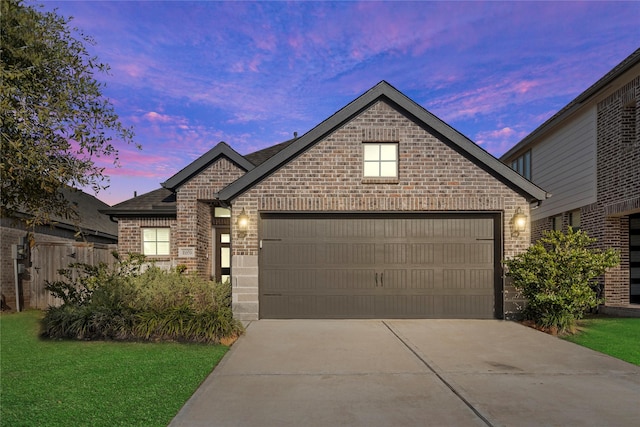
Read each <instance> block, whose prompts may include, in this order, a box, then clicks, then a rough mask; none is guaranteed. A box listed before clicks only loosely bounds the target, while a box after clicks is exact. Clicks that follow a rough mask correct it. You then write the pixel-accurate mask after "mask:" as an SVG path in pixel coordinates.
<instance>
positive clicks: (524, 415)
mask: <svg viewBox="0 0 640 427" xmlns="http://www.w3.org/2000/svg"><path fill="white" fill-rule="evenodd" d="M639 422H640V367H637V366H634V365H631V364H628V363H625V362H622V361H619V360H617V359H614V358H611V357H608V356H605V355H602V354H600V353H597V352H594V351H591V350H588V349H585V348H583V347H580V346H577V345H574V344H571V343H568V342H566V341H563V340H560V339H558V338H555V337H552V336H549V335H546V334H544V333H541V332H538V331H535V330H533V329H530V328H527V327H524V326H522V325H519V324H517V323H513V322H504V321H498V320H477V321H476V320H385V321H380V320H281V321H280V320H260V321H257V322H253V323H251V324H250V325H249V327H248V328H247V333H246V335H245V336H243V337H241V338H240V340H238V342H237V343H236V344H235V345H234V346H233V347H232V348H231V351H229V353H227V355H226V356H225V357H224V359H223V360H222V362H221V363H220V365H218V367H217V368H216V369H215V370H214V371H213V373H212V374H211V375H210V376H209V377H208V378H207V379H206V380H205V382H204V383H203V384H202V385H201V387H200V388H199V389H198V390H197V391H196V393H195V394H194V395H193V396H192V397H191V399H190V400H189V401H188V402H187V404H186V405H185V406H184V407H183V408H182V410H181V411H180V412H179V413H178V415H177V416H176V417H175V418H174V420H173V421H172V422H171V424H170V426H243V427H251V426H261V427H263V426H635V425H638V423H639Z"/></svg>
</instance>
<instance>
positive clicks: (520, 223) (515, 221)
mask: <svg viewBox="0 0 640 427" xmlns="http://www.w3.org/2000/svg"><path fill="white" fill-rule="evenodd" d="M526 229H527V216H526V215H525V214H524V213H523V212H522V209H520V207H518V208H517V209H516V213H515V214H514V215H513V218H511V235H512V236H513V237H518V236H519V235H520V233H524V231H525V230H526Z"/></svg>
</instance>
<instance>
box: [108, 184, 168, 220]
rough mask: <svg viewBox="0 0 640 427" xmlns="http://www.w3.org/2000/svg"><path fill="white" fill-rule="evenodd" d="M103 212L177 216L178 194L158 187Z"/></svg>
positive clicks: (118, 214) (112, 214) (120, 214)
mask: <svg viewBox="0 0 640 427" xmlns="http://www.w3.org/2000/svg"><path fill="white" fill-rule="evenodd" d="M174 176H175V175H174ZM103 212H104V213H106V214H108V215H111V216H129V215H133V216H140V215H146V216H175V215H176V195H175V193H174V192H173V191H171V190H169V189H168V188H158V189H157V190H153V191H150V192H148V193H145V194H141V195H139V196H136V197H134V198H133V199H129V200H125V201H124V202H121V203H118V204H117V205H113V206H112V207H111V208H108V209H105V210H103Z"/></svg>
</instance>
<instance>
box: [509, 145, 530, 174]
mask: <svg viewBox="0 0 640 427" xmlns="http://www.w3.org/2000/svg"><path fill="white" fill-rule="evenodd" d="M511 169H513V170H514V171H516V172H518V173H519V174H520V175H522V176H523V177H525V178H527V179H528V180H531V150H529V151H527V152H525V153H524V154H523V155H521V156H520V157H518V158H517V159H515V160H514V161H513V162H511Z"/></svg>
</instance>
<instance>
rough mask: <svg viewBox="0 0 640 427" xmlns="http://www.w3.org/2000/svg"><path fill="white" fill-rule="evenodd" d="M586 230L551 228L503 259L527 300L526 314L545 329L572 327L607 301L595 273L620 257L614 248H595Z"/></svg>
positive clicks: (569, 328) (611, 264) (593, 240)
mask: <svg viewBox="0 0 640 427" xmlns="http://www.w3.org/2000/svg"><path fill="white" fill-rule="evenodd" d="M595 241H596V240H595V239H593V238H590V237H589V236H587V234H586V233H585V232H584V231H581V230H578V231H574V230H573V229H572V228H571V227H569V230H568V231H567V233H566V234H565V233H562V232H560V231H549V232H546V233H545V234H544V236H543V237H542V238H541V239H540V240H538V241H537V242H536V243H535V244H534V245H533V246H531V247H529V249H527V251H526V252H524V253H522V254H520V255H517V256H515V257H514V258H512V259H509V260H506V261H504V264H505V266H506V267H507V269H508V270H507V276H509V277H511V278H512V279H513V285H514V286H515V288H516V289H517V290H518V291H520V292H522V294H523V296H524V297H525V298H526V300H527V304H526V306H525V309H524V312H523V314H524V316H525V318H526V319H529V320H532V321H534V322H535V323H536V324H537V325H538V326H540V327H542V328H545V329H552V330H557V331H558V332H566V331H573V330H574V328H575V325H576V321H577V320H578V319H581V318H582V317H583V315H584V313H585V312H586V311H587V310H589V309H592V308H594V307H596V306H597V305H598V304H599V303H601V302H602V301H601V300H599V299H598V298H597V295H596V292H595V289H596V286H597V281H596V279H597V278H598V277H599V276H601V275H602V274H604V273H605V271H606V270H607V269H608V268H611V267H615V266H616V265H618V263H619V262H620V256H619V255H618V253H617V252H616V251H615V250H613V249H607V250H604V251H602V250H598V249H590V248H589V246H590V245H591V244H593V243H594V242H595Z"/></svg>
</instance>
